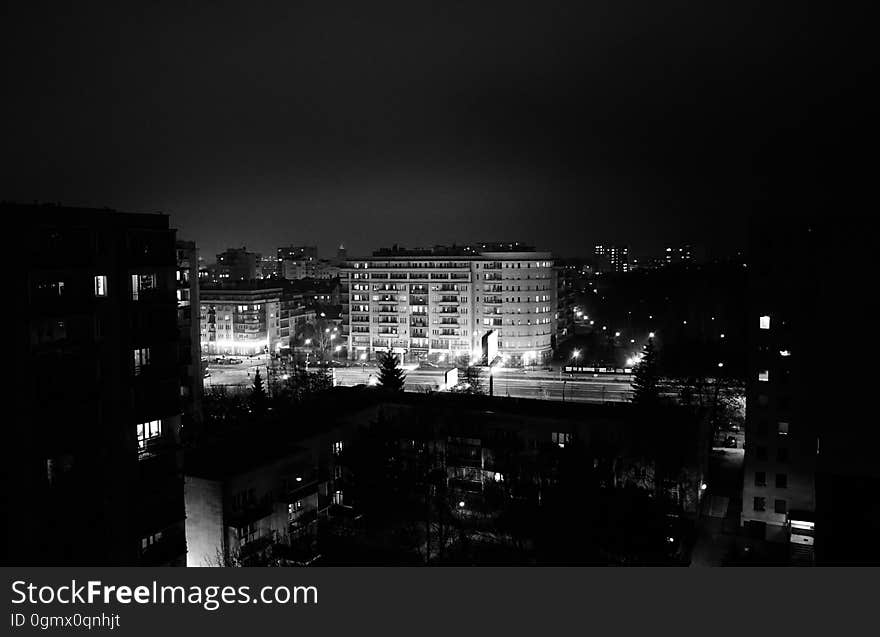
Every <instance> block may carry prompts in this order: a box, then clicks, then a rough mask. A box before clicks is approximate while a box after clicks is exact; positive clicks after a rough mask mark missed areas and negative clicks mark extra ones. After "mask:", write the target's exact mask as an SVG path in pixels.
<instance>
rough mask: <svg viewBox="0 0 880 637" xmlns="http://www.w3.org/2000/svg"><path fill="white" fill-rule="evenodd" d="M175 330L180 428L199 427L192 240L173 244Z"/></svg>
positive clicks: (197, 306) (195, 269)
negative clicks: (175, 289)
mask: <svg viewBox="0 0 880 637" xmlns="http://www.w3.org/2000/svg"><path fill="white" fill-rule="evenodd" d="M176 249H177V274H176V284H177V327H178V330H179V332H180V337H179V350H180V351H179V355H178V360H180V363H181V364H180V399H181V404H182V407H183V420H182V426H183V427H195V428H200V427H201V424H202V393H203V383H204V378H203V370H202V365H201V325H200V321H199V317H200V312H201V304H200V303H199V270H198V268H199V257H198V249H197V248H196V244H195V243H194V242H193V241H178V242H177V246H176Z"/></svg>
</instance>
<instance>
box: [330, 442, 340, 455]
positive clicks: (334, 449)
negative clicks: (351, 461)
mask: <svg viewBox="0 0 880 637" xmlns="http://www.w3.org/2000/svg"><path fill="white" fill-rule="evenodd" d="M331 451H332V452H333V455H334V456H338V455H339V454H341V453H342V441H341V440H337V441H336V442H334V443H333V446H332V448H331Z"/></svg>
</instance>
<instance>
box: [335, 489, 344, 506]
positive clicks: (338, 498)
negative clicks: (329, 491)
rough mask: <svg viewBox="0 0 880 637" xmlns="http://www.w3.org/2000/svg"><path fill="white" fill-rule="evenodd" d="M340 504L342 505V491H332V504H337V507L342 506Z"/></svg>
mask: <svg viewBox="0 0 880 637" xmlns="http://www.w3.org/2000/svg"><path fill="white" fill-rule="evenodd" d="M342 503H343V499H342V491H334V493H333V504H337V505H339V506H342Z"/></svg>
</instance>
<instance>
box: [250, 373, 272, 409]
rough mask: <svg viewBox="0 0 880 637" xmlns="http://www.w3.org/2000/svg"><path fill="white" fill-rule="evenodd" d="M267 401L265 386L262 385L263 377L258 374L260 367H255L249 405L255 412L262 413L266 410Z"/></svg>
mask: <svg viewBox="0 0 880 637" xmlns="http://www.w3.org/2000/svg"><path fill="white" fill-rule="evenodd" d="M268 402H269V401H268V397H267V396H266V388H265V387H264V386H263V377H262V376H260V369H259V368H257V371H256V373H255V374H254V385H253V387H252V388H251V405H252V406H253V409H254V411H255V412H258V413H262V412H264V411H265V410H266V406H267V403H268Z"/></svg>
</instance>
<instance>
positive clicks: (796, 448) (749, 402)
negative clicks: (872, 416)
mask: <svg viewBox="0 0 880 637" xmlns="http://www.w3.org/2000/svg"><path fill="white" fill-rule="evenodd" d="M821 241H822V239H821V238H819V237H817V236H815V235H813V234H812V233H811V232H809V231H808V224H807V223H797V222H794V221H793V222H792V223H791V224H790V225H788V224H779V225H776V224H771V223H769V222H768V221H767V220H754V221H753V222H752V227H751V229H750V242H751V246H750V254H749V263H748V266H749V267H748V272H749V277H748V286H749V288H748V307H749V316H748V332H747V344H748V359H747V372H746V373H747V377H746V448H745V473H744V478H743V510H742V524H743V526H744V527H746V530H747V531H748V532H749V533H750V535H751V536H752V537H754V538H757V539H759V540H769V541H771V542H789V543H792V545H793V546H792V548H793V549H795V553H799V554H803V555H804V556H805V557H807V558H808V559H811V557H812V551H813V537H814V531H815V512H816V471H817V457H818V451H819V450H818V444H819V427H820V423H819V422H818V419H817V418H816V417H815V415H814V410H813V399H812V398H811V393H812V390H811V384H812V383H813V382H814V380H813V377H814V374H812V373H811V372H810V368H809V362H808V358H809V356H810V355H809V349H810V347H811V346H810V345H809V344H810V343H811V341H812V340H813V339H814V338H815V337H814V333H815V331H814V327H816V326H814V325H813V324H812V320H811V319H809V318H808V317H810V316H811V315H812V314H813V313H814V307H815V303H816V298H817V297H818V293H819V286H818V285H817V281H819V280H820V276H819V273H818V272H814V274H815V275H816V276H810V275H809V274H808V273H807V272H804V271H802V269H803V268H804V267H807V268H810V269H815V268H816V267H817V265H818V264H817V263H816V262H814V261H812V260H811V259H809V255H810V254H811V253H813V254H815V253H816V252H815V246H814V243H816V242H821ZM815 376H816V377H817V378H818V377H820V376H821V374H816V375H815ZM799 525H800V526H808V527H809V528H807V529H798V528H797V527H798V526H799Z"/></svg>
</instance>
